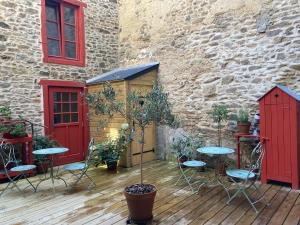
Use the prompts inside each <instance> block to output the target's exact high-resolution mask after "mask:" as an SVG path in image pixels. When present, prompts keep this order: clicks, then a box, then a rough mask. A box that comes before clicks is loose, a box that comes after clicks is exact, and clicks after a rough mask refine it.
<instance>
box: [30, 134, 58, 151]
mask: <svg viewBox="0 0 300 225" xmlns="http://www.w3.org/2000/svg"><path fill="white" fill-rule="evenodd" d="M58 146H59V144H58V142H57V141H55V140H52V139H50V138H49V137H47V136H43V135H37V136H34V137H32V149H33V150H39V149H44V148H54V147H58Z"/></svg>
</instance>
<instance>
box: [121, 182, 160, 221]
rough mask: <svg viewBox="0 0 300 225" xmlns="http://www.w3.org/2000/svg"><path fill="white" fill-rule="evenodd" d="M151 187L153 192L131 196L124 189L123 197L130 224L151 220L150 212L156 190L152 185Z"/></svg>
mask: <svg viewBox="0 0 300 225" xmlns="http://www.w3.org/2000/svg"><path fill="white" fill-rule="evenodd" d="M149 185H151V184H149ZM151 186H152V187H153V190H154V191H152V192H150V193H145V194H131V193H128V192H127V191H126V188H125V191H124V195H125V197H126V201H127V205H128V211H129V219H130V220H131V222H134V223H145V222H147V221H150V220H152V218H153V214H152V210H153V205H154V199H155V195H156V192H157V190H156V187H155V186H154V185H151Z"/></svg>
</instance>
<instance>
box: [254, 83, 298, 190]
mask: <svg viewBox="0 0 300 225" xmlns="http://www.w3.org/2000/svg"><path fill="white" fill-rule="evenodd" d="M259 107H260V115H261V138H262V139H265V140H266V141H265V157H264V160H263V166H262V182H264V183H266V182H267V181H269V180H273V181H280V182H286V183H291V184H292V187H293V188H294V189H298V188H299V178H300V96H299V95H298V94H296V93H295V92H292V91H291V90H289V89H288V88H287V87H285V86H282V85H277V86H275V87H274V88H272V89H271V90H270V91H268V92H267V93H266V94H265V95H264V96H263V97H261V98H260V99H259Z"/></svg>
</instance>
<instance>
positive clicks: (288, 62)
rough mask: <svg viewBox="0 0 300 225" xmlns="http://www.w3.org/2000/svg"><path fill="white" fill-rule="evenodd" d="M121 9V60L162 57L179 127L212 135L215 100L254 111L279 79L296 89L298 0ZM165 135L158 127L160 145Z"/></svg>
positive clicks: (185, 1)
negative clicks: (212, 107)
mask: <svg viewBox="0 0 300 225" xmlns="http://www.w3.org/2000/svg"><path fill="white" fill-rule="evenodd" d="M119 11H120V13H119V16H120V63H121V64H122V65H127V64H137V63H141V62H147V61H159V62H160V72H159V80H160V82H161V83H162V84H163V86H164V88H165V89H166V91H167V92H169V94H170V99H171V101H172V103H173V105H174V112H175V113H176V114H178V115H179V117H180V119H181V120H182V121H183V126H184V128H185V129H187V130H198V129H200V130H201V131H200V132H201V133H204V134H207V135H208V136H210V137H212V138H208V139H209V141H211V142H214V140H215V138H213V136H214V134H215V132H214V125H213V124H212V122H211V121H210V119H209V118H208V116H207V112H208V110H210V108H211V106H212V105H213V104H226V105H227V106H228V107H229V109H230V111H231V112H237V110H238V109H240V108H241V107H245V108H246V109H249V110H250V111H251V112H252V113H253V112H255V111H256V110H257V108H258V103H257V99H258V98H259V97H260V96H262V95H263V94H264V93H265V92H266V91H267V90H269V89H270V88H271V87H273V86H274V85H275V84H276V83H282V84H285V85H287V86H288V87H289V88H291V89H294V90H296V91H298V92H300V2H299V1H298V0H165V1H161V0H152V1H140V0H136V1H132V0H120V9H119ZM225 133H226V134H227V135H228V138H226V139H227V140H233V139H232V132H225ZM164 135H165V136H164ZM169 135H170V134H169V133H168V132H166V130H165V129H162V130H161V131H160V133H159V137H164V138H161V140H160V143H161V146H162V147H164V146H165V145H166V143H165V142H164V140H168V136H169ZM233 144H234V142H233V141H230V142H229V143H225V145H232V146H233Z"/></svg>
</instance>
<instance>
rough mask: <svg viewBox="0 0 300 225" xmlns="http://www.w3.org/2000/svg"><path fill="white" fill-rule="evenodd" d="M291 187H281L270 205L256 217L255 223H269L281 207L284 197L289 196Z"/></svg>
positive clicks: (256, 224)
mask: <svg viewBox="0 0 300 225" xmlns="http://www.w3.org/2000/svg"><path fill="white" fill-rule="evenodd" d="M290 190H291V189H290V188H281V189H280V190H279V191H278V192H277V193H276V195H275V196H274V198H273V199H272V201H271V202H270V204H271V205H270V206H269V207H265V208H264V209H263V210H262V212H261V213H260V214H259V215H258V216H257V217H256V219H255V220H254V221H253V223H252V224H253V225H264V224H268V222H269V221H270V219H271V218H272V216H273V215H274V213H275V212H276V210H277V209H278V208H279V206H280V204H281V203H282V202H283V201H284V199H285V198H286V197H287V195H288V194H289V192H290Z"/></svg>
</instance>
